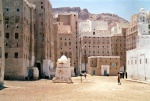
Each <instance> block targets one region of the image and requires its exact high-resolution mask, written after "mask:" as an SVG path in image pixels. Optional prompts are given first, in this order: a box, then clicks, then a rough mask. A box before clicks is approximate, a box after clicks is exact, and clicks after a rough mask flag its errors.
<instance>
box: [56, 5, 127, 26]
mask: <svg viewBox="0 0 150 101" xmlns="http://www.w3.org/2000/svg"><path fill="white" fill-rule="evenodd" d="M61 12H77V13H78V14H79V21H84V20H87V19H89V20H99V21H106V22H108V24H109V25H113V24H114V23H115V22H119V23H121V22H126V23H129V22H128V21H127V20H125V19H123V18H121V17H119V16H118V15H116V14H110V13H101V14H92V13H90V12H89V11H88V10H87V9H81V8H80V7H72V8H70V7H60V8H53V14H56V13H61Z"/></svg>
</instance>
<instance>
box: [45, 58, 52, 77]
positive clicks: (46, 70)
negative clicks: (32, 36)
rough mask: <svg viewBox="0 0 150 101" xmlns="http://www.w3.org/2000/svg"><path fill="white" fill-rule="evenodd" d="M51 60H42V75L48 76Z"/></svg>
mask: <svg viewBox="0 0 150 101" xmlns="http://www.w3.org/2000/svg"><path fill="white" fill-rule="evenodd" d="M50 66H51V60H43V75H45V76H48V77H50Z"/></svg>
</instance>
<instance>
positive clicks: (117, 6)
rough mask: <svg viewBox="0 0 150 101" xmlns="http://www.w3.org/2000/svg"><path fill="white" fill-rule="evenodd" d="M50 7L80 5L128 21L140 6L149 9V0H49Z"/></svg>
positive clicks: (93, 11)
mask: <svg viewBox="0 0 150 101" xmlns="http://www.w3.org/2000/svg"><path fill="white" fill-rule="evenodd" d="M50 2H51V4H52V7H53V8H57V7H80V8H81V9H84V8H86V9H88V11H89V12H90V13H94V14H99V13H112V14H117V15H118V16H120V17H122V18H124V19H126V20H128V21H130V16H131V15H133V14H137V13H139V10H140V8H141V7H143V8H145V11H150V0H50Z"/></svg>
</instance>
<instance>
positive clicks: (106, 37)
mask: <svg viewBox="0 0 150 101" xmlns="http://www.w3.org/2000/svg"><path fill="white" fill-rule="evenodd" d="M84 38H94V39H95V38H103V39H104V38H105V39H109V38H110V37H86V36H85V37H84Z"/></svg>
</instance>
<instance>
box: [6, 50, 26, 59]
mask: <svg viewBox="0 0 150 101" xmlns="http://www.w3.org/2000/svg"><path fill="white" fill-rule="evenodd" d="M8 55H9V54H8V53H5V59H7V58H8ZM14 58H19V54H18V52H15V53H14ZM27 58H28V56H27V55H25V54H24V59H27Z"/></svg>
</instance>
